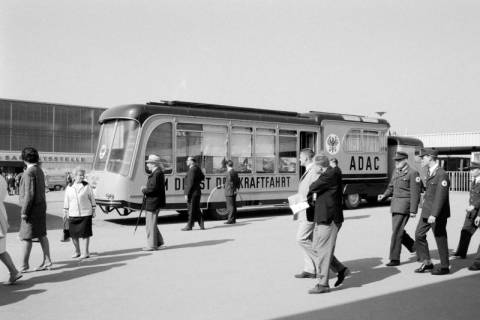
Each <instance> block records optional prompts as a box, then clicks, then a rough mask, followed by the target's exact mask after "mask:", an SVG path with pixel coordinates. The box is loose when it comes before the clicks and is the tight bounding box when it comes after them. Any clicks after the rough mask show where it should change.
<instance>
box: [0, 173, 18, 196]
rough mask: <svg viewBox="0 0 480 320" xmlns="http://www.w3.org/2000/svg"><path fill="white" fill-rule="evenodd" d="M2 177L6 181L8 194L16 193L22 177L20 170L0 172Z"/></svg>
mask: <svg viewBox="0 0 480 320" xmlns="http://www.w3.org/2000/svg"><path fill="white" fill-rule="evenodd" d="M2 177H3V178H4V179H5V181H6V186H7V192H8V195H10V196H11V195H14V194H18V190H19V186H20V179H21V178H22V172H19V173H7V174H5V173H4V172H2Z"/></svg>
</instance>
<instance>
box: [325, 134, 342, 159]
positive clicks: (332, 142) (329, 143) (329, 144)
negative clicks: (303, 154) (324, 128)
mask: <svg viewBox="0 0 480 320" xmlns="http://www.w3.org/2000/svg"><path fill="white" fill-rule="evenodd" d="M325 146H326V149H327V152H328V153H330V154H337V153H338V151H339V150H340V139H339V138H338V136H337V135H336V134H334V133H332V134H330V135H328V137H327V139H326V140H325Z"/></svg>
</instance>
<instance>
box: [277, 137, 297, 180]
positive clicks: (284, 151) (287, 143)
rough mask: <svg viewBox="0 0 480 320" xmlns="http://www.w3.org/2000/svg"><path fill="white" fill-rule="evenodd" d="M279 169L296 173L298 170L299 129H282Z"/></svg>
mask: <svg viewBox="0 0 480 320" xmlns="http://www.w3.org/2000/svg"><path fill="white" fill-rule="evenodd" d="M278 139H279V140H278V142H279V148H280V150H279V159H278V166H279V167H278V171H279V172H291V173H295V172H296V171H297V170H296V169H297V131H295V130H280V132H279V137H278Z"/></svg>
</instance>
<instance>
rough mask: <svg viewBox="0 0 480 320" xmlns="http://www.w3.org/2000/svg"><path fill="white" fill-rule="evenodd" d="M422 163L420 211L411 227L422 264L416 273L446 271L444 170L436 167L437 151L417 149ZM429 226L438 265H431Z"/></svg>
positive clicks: (447, 212)
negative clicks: (416, 221)
mask: <svg viewBox="0 0 480 320" xmlns="http://www.w3.org/2000/svg"><path fill="white" fill-rule="evenodd" d="M420 157H421V158H422V166H424V167H427V168H428V171H427V179H426V182H425V185H426V190H425V195H424V201H423V207H422V214H421V217H420V220H419V221H418V225H417V229H416V231H415V246H416V249H417V255H418V258H419V259H420V261H422V265H421V266H420V268H418V269H416V270H415V272H417V273H424V272H425V271H427V270H431V273H432V274H433V275H444V274H448V273H450V268H449V267H450V263H449V261H448V240H447V219H448V217H450V203H449V190H448V188H449V186H450V180H449V178H448V174H447V173H446V172H445V170H443V168H440V166H439V163H438V160H437V158H438V151H436V150H434V149H425V150H422V152H421V153H420ZM430 229H432V230H433V235H434V236H435V241H436V242H437V247H438V253H439V255H440V267H439V268H437V269H435V270H434V268H433V263H432V260H431V259H430V251H429V248H428V242H427V232H428V231H429V230H430Z"/></svg>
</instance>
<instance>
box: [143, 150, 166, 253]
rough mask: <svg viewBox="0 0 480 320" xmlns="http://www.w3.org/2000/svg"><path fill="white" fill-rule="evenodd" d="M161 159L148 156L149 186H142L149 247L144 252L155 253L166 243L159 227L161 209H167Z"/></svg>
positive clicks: (155, 156) (153, 155) (156, 156)
mask: <svg viewBox="0 0 480 320" xmlns="http://www.w3.org/2000/svg"><path fill="white" fill-rule="evenodd" d="M160 160H161V159H160V157H159V156H158V155H155V154H151V155H149V156H148V158H147V160H146V161H145V162H146V164H147V169H148V171H150V174H149V175H148V179H147V185H146V186H142V189H141V190H142V193H143V195H144V197H145V199H144V201H145V230H146V233H147V246H146V247H144V248H142V250H143V251H155V250H157V249H158V248H159V247H161V246H163V244H164V241H163V237H162V234H161V233H160V230H158V227H157V220H158V213H159V212H160V208H164V207H165V176H164V174H163V170H162V167H161V166H162V165H161V162H160Z"/></svg>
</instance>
